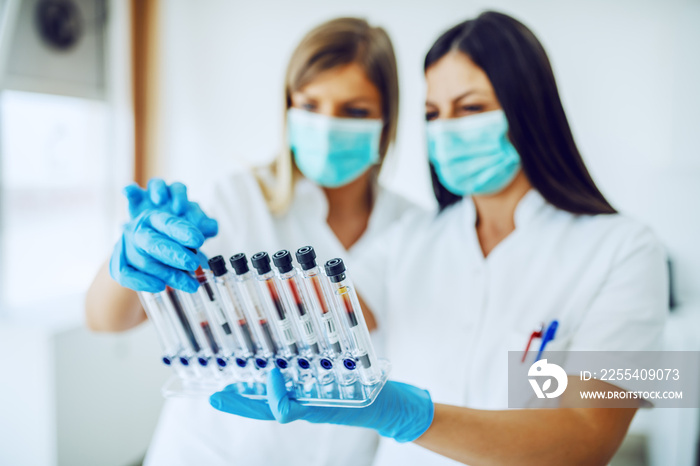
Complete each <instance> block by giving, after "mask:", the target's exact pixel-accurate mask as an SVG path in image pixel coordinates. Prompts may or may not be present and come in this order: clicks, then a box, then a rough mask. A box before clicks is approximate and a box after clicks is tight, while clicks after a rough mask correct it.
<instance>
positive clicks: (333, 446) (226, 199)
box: [145, 172, 412, 466]
mask: <svg viewBox="0 0 700 466" xmlns="http://www.w3.org/2000/svg"><path fill="white" fill-rule="evenodd" d="M411 207H412V204H410V203H409V202H407V201H406V200H404V199H403V198H401V197H399V196H397V195H395V194H392V193H390V192H388V191H386V190H382V189H381V188H379V191H378V193H377V196H376V199H375V203H374V208H373V210H372V215H371V217H370V221H369V225H368V226H367V230H366V231H365V233H364V235H363V236H362V238H360V240H358V241H357V242H356V243H355V244H354V245H353V247H352V248H351V249H350V250H349V251H346V250H345V249H344V248H343V246H342V245H341V244H340V242H339V241H338V239H337V238H336V237H335V235H334V234H333V232H332V231H331V229H330V228H329V227H328V224H327V223H326V217H327V213H328V205H327V201H326V198H325V196H324V194H323V192H322V191H321V189H320V188H318V187H317V186H316V185H314V184H313V183H312V182H310V181H308V180H305V179H302V180H300V181H299V182H298V183H297V184H296V186H295V192H294V199H293V202H292V205H291V207H290V209H289V211H288V212H287V213H286V214H285V215H282V216H279V217H273V216H271V215H270V214H269V212H268V209H267V207H266V205H265V201H264V199H263V197H262V194H261V191H260V189H259V187H258V185H257V182H256V180H255V179H254V178H253V176H252V175H251V174H249V173H248V172H240V173H236V174H234V175H232V176H231V177H229V178H228V179H226V181H225V182H223V183H220V184H219V185H218V186H217V189H216V191H215V202H214V205H213V208H212V209H211V212H207V213H208V214H210V215H211V216H212V217H213V218H216V219H217V220H218V222H219V235H218V236H217V237H216V238H213V239H211V240H209V241H208V242H207V244H205V247H204V248H203V250H204V251H205V252H206V253H207V255H208V256H209V257H212V256H214V255H217V254H221V255H223V256H224V257H225V258H226V259H227V261H228V258H229V257H230V256H231V255H232V254H235V253H237V252H245V253H246V255H247V256H248V259H249V260H250V256H252V255H253V254H254V253H256V252H258V251H267V252H268V253H269V254H270V255H272V254H273V253H274V252H276V251H278V250H279V249H288V250H289V251H290V252H292V253H294V252H295V251H296V250H297V249H298V248H299V247H301V246H306V245H310V246H313V247H314V249H315V250H316V255H317V260H318V262H319V264H320V265H321V266H322V265H323V262H324V261H325V260H328V259H332V258H334V257H341V258H343V259H344V260H345V262H346V264H347V268H348V273H349V275H350V276H351V277H352V279H353V282H354V283H355V285H356V287H357V289H358V291H359V292H360V293H361V294H362V295H363V297H365V298H366V299H367V300H368V302H372V298H371V296H373V295H374V294H375V293H376V292H378V288H377V287H378V286H380V285H379V283H380V280H373V279H372V277H371V276H370V273H369V272H368V271H365V267H364V264H363V261H361V260H356V258H357V257H358V256H359V255H361V253H362V251H363V250H364V249H367V248H369V245H370V244H371V242H372V240H373V238H377V237H380V236H381V235H380V233H381V232H383V231H384V230H386V229H387V228H388V227H389V226H390V225H391V224H392V223H394V222H395V221H396V220H398V219H399V217H400V216H401V215H402V214H403V213H404V212H406V211H407V210H408V209H410V208H411ZM249 266H250V267H251V269H252V265H250V262H249ZM377 320H381V317H380V316H379V315H377ZM375 345H376V340H375ZM377 441H378V436H377V434H375V433H374V432H373V431H371V430H368V429H360V428H356V427H344V426H333V425H318V424H310V423H307V422H295V423H291V424H286V425H282V424H278V423H276V422H273V421H269V422H265V421H257V420H251V419H246V418H242V417H238V416H234V415H231V414H228V413H222V412H219V411H217V410H215V409H214V408H212V407H211V406H210V405H209V401H208V399H206V398H204V399H185V398H172V399H168V400H166V403H165V406H164V408H163V411H162V413H161V417H160V421H159V424H158V427H157V429H156V432H155V434H154V437H153V440H152V442H151V446H150V448H149V451H148V454H147V455H146V461H145V464H146V465H147V466H161V465H164V466H177V465H188V466H189V465H199V464H202V465H207V466H211V465H232V464H242V465H243V464H244V465H246V466H254V465H265V466H267V465H277V464H279V465H282V464H283V465H285V466H292V465H304V466H309V465H331V464H332V465H367V464H371V463H372V458H373V457H374V453H375V450H376V446H377Z"/></svg>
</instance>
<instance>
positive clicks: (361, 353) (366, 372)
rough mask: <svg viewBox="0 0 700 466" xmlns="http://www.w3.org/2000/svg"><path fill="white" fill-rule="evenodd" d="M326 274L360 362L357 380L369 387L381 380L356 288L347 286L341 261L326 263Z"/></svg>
mask: <svg viewBox="0 0 700 466" xmlns="http://www.w3.org/2000/svg"><path fill="white" fill-rule="evenodd" d="M325 268H326V275H327V276H328V279H329V280H330V281H331V284H332V287H333V288H334V297H335V298H336V299H335V305H336V306H337V307H338V309H339V313H340V314H341V315H343V316H344V317H345V319H343V322H344V324H345V325H346V328H347V329H348V330H349V334H350V336H351V338H350V339H349V343H350V351H351V353H352V355H353V356H354V357H355V358H356V359H357V360H358V361H359V362H360V367H359V370H360V378H361V379H362V381H363V382H364V383H367V384H372V383H376V382H378V381H379V380H380V379H381V378H382V370H381V368H380V367H379V364H378V361H377V357H376V355H375V354H374V347H373V346H372V341H371V340H370V337H369V330H368V329H367V324H365V318H364V316H363V315H362V309H361V308H360V303H359V301H358V299H357V293H356V292H355V288H354V287H353V286H352V284H351V283H350V280H349V279H348V277H347V275H346V273H345V271H346V269H345V263H344V262H343V259H339V258H336V259H331V260H329V261H328V262H326V264H325Z"/></svg>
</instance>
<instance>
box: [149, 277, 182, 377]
mask: <svg viewBox="0 0 700 466" xmlns="http://www.w3.org/2000/svg"><path fill="white" fill-rule="evenodd" d="M138 295H139V299H140V300H141V304H142V305H143V308H144V310H145V311H146V315H147V316H148V320H150V321H151V322H153V326H154V327H155V329H156V333H157V334H158V340H159V341H160V346H161V348H162V351H163V358H162V360H163V363H164V364H166V365H168V366H171V367H173V369H174V370H175V371H176V372H178V373H181V371H180V370H181V369H182V367H183V366H182V365H180V364H177V362H178V358H179V357H180V354H181V353H182V344H181V343H180V339H179V336H178V334H177V333H176V330H175V328H174V326H173V323H172V322H171V321H170V316H168V313H167V309H166V308H165V307H164V306H165V305H164V304H163V299H162V297H161V296H160V295H159V294H154V293H146V292H143V291H139V293H138Z"/></svg>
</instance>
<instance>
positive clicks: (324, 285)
mask: <svg viewBox="0 0 700 466" xmlns="http://www.w3.org/2000/svg"><path fill="white" fill-rule="evenodd" d="M296 258H297V262H298V263H299V266H300V267H301V274H302V276H303V277H304V280H302V282H303V283H304V286H305V287H306V294H307V295H308V296H309V299H310V300H311V301H313V302H314V305H312V306H311V308H312V309H316V310H318V311H319V312H320V317H321V322H322V326H323V329H324V334H325V338H326V340H327V343H328V347H329V350H330V351H331V353H332V355H333V356H339V355H341V354H342V353H343V345H342V344H341V338H342V335H341V333H340V332H341V331H342V330H340V329H342V327H341V326H340V324H339V321H338V316H337V315H336V313H335V309H334V308H333V306H332V304H331V303H332V301H333V292H332V291H331V289H330V286H329V284H328V281H326V280H325V278H324V277H323V275H322V274H321V270H320V268H319V267H318V265H317V264H316V251H314V248H312V247H311V246H304V247H302V248H299V249H298V250H297V252H296ZM345 346H346V347H347V344H346V345H345Z"/></svg>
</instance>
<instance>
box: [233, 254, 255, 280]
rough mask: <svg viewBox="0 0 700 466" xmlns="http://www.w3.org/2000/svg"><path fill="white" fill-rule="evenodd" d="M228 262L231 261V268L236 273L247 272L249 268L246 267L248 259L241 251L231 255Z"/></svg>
mask: <svg viewBox="0 0 700 466" xmlns="http://www.w3.org/2000/svg"><path fill="white" fill-rule="evenodd" d="M229 262H231V267H233V270H235V271H236V275H243V274H244V273H248V271H249V270H250V269H249V268H248V259H246V257H245V254H243V253H242V252H239V253H238V254H234V255H233V256H231V258H230V259H229Z"/></svg>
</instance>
